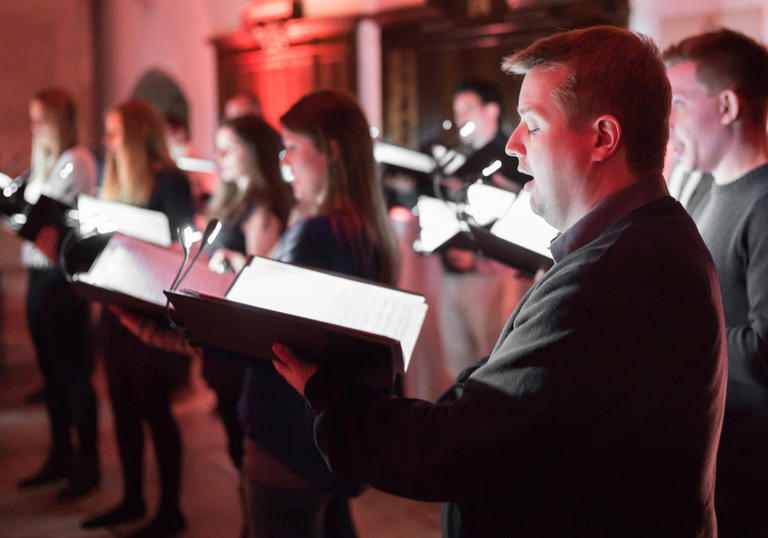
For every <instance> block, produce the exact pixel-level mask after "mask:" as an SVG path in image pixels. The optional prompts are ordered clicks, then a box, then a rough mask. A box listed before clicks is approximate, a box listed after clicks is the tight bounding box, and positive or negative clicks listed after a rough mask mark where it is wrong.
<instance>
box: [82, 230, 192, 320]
mask: <svg viewBox="0 0 768 538" xmlns="http://www.w3.org/2000/svg"><path fill="white" fill-rule="evenodd" d="M179 265H181V260H179ZM173 275H174V273H173V272H172V273H171V276H170V279H168V278H164V276H166V275H162V274H158V273H157V272H156V271H150V270H148V269H147V267H146V265H145V264H144V263H143V260H142V259H141V257H138V256H135V255H133V254H132V253H131V251H130V250H128V249H126V248H124V247H123V245H122V244H120V242H119V241H118V242H113V241H112V240H110V242H109V243H107V246H106V247H105V248H104V250H103V251H102V253H101V254H99V257H98V258H96V261H95V262H94V263H93V265H92V266H91V269H90V271H88V273H86V274H85V275H77V279H78V280H80V281H83V282H85V283H87V284H91V285H93V286H98V287H100V288H107V289H111V290H116V291H119V292H122V293H125V294H127V295H133V296H134V297H138V298H139V299H143V300H145V301H148V302H150V303H154V304H157V305H160V306H163V305H165V295H163V289H164V288H167V287H168V286H170V285H171V281H172V280H173Z"/></svg>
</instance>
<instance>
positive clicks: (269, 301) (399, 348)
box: [165, 257, 427, 372]
mask: <svg viewBox="0 0 768 538" xmlns="http://www.w3.org/2000/svg"><path fill="white" fill-rule="evenodd" d="M165 294H166V296H167V297H168V298H169V299H170V301H171V304H172V305H173V306H174V308H175V315H176V316H177V317H178V318H179V319H180V320H181V321H182V323H183V324H184V327H185V329H186V331H187V333H188V335H189V338H190V340H191V341H193V342H195V343H202V344H209V345H212V346H216V347H221V348H224V349H229V350H232V351H237V352H239V353H242V354H245V355H249V356H252V357H255V358H259V359H266V360H272V358H273V357H274V355H273V354H272V344H273V343H275V342H282V343H284V344H286V345H287V346H288V347H290V348H292V349H294V350H295V351H296V352H297V353H298V354H299V355H300V356H302V357H304V358H306V359H308V360H334V359H344V360H346V359H349V358H360V359H362V360H363V361H364V362H367V363H370V364H373V363H378V364H387V365H389V366H390V368H391V369H392V370H394V371H400V372H402V371H405V369H406V368H407V367H408V361H409V360H410V357H411V354H412V352H413V348H414V346H415V344H416V340H417V338H418V335H419V332H420V330H421V325H422V323H423V322H424V316H425V315H426V311H427V304H426V303H425V302H424V297H422V296H421V295H417V294H413V293H408V292H404V291H401V290H397V289H393V288H389V287H387V286H381V285H378V284H375V283H372V282H367V281H363V280H358V279H354V278H350V277H346V276H343V275H338V274H335V273H329V272H325V271H317V270H313V269H309V268H306V267H301V266H297V265H293V264H289V263H283V262H277V261H274V260H270V259H267V258H260V257H255V258H253V259H252V260H251V262H250V263H249V265H247V266H246V267H245V268H244V269H243V270H242V271H241V272H240V274H239V275H238V276H237V279H236V280H235V282H234V283H233V284H232V287H231V288H230V290H229V291H228V292H227V296H226V298H221V297H211V296H208V295H205V294H200V293H196V292H194V291H193V292H190V291H188V290H185V291H183V292H171V291H166V292H165Z"/></svg>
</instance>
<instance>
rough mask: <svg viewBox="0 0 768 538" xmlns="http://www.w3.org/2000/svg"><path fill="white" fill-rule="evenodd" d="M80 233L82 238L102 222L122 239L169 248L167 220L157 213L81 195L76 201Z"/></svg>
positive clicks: (169, 239)
mask: <svg viewBox="0 0 768 538" xmlns="http://www.w3.org/2000/svg"><path fill="white" fill-rule="evenodd" d="M77 213H78V218H79V220H80V233H81V234H83V235H84V234H86V233H88V232H89V231H90V229H92V228H95V225H96V224H97V223H102V224H103V223H104V222H106V221H109V222H112V223H114V224H115V226H116V231H118V232H120V233H121V234H123V235H128V236H131V237H136V238H138V239H142V240H144V241H147V242H149V243H154V244H155V245H160V246H161V247H168V246H170V245H171V226H170V224H169V223H168V217H167V216H165V214H164V213H161V212H159V211H152V210H150V209H144V208H143V207H135V206H132V205H128V204H120V203H118V202H110V201H108V200H101V199H99V198H95V197H93V196H88V195H86V194H81V195H80V196H78V197H77Z"/></svg>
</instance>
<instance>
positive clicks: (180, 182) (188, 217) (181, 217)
mask: <svg viewBox="0 0 768 538" xmlns="http://www.w3.org/2000/svg"><path fill="white" fill-rule="evenodd" d="M148 208H149V209H153V210H155V211H161V212H162V213H165V215H166V216H167V217H168V224H169V226H170V228H171V238H172V239H173V240H174V241H175V240H176V238H177V235H178V234H177V230H178V229H179V228H182V227H184V226H186V225H187V224H192V221H193V215H194V208H193V207H192V191H191V188H190V185H189V180H188V179H187V176H185V175H184V174H183V173H182V172H181V171H178V170H167V171H163V172H160V173H159V174H158V175H157V182H156V184H155V188H154V190H153V191H152V196H151V197H150V200H149V204H148Z"/></svg>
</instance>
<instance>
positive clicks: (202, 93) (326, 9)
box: [96, 0, 426, 157]
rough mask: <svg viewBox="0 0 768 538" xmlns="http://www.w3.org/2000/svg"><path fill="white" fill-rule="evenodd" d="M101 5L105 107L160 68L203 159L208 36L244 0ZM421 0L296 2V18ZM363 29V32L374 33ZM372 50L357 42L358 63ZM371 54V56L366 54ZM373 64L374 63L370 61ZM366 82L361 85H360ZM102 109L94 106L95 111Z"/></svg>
mask: <svg viewBox="0 0 768 538" xmlns="http://www.w3.org/2000/svg"><path fill="white" fill-rule="evenodd" d="M96 1H99V2H101V5H102V8H101V10H102V17H101V20H100V21H99V22H98V24H99V25H100V32H101V35H102V36H103V39H102V42H101V43H96V47H100V48H101V50H102V54H101V57H103V58H106V59H107V60H106V61H104V62H103V64H102V65H99V66H97V72H96V79H97V84H99V85H100V86H101V88H102V95H103V97H104V102H105V106H110V105H114V104H117V103H119V102H121V101H123V100H125V99H127V98H128V97H130V94H131V91H132V90H133V88H134V86H135V85H136V83H137V82H138V80H139V78H140V77H141V75H142V74H143V73H144V72H146V71H147V70H149V69H153V68H156V69H161V70H163V71H165V72H166V73H168V74H169V75H171V77H173V78H174V79H175V80H176V82H177V84H179V86H180V87H181V89H182V90H183V91H184V93H185V95H186V97H187V100H188V101H189V105H190V128H191V135H192V141H193V144H194V145H195V147H196V148H197V150H198V152H199V154H200V156H202V157H210V156H211V155H212V151H213V131H214V129H215V128H216V123H217V122H218V117H217V110H216V103H217V99H218V97H217V87H216V85H217V83H216V56H215V50H214V48H213V46H212V45H210V44H209V42H208V41H209V39H210V38H211V37H212V36H214V35H217V34H222V33H227V32H232V31H235V30H237V29H238V28H239V27H240V10H241V8H242V6H243V5H245V4H247V3H248V1H247V0H96ZM425 2H426V0H304V1H303V6H304V15H305V16H308V17H330V16H344V15H362V14H366V13H372V12H375V11H382V10H387V9H394V8H398V7H406V6H413V5H420V4H424V3H425ZM375 32H376V30H375V29H374V28H371V27H370V26H368V29H367V32H364V34H363V42H365V41H366V39H368V38H367V37H366V36H370V35H372V34H374V35H375ZM376 54H378V52H377V50H376V49H372V48H371V47H362V50H361V54H360V55H359V56H360V58H359V62H358V63H359V64H360V65H365V66H369V67H370V66H372V65H374V64H376V63H377V62H378V61H379V59H378V57H376V56H375V55H376ZM371 55H373V56H371ZM374 67H375V66H374ZM367 87H368V86H366V88H367ZM362 97H363V101H364V102H365V103H366V105H367V106H366V108H367V109H368V110H369V111H370V115H371V116H372V118H371V120H372V121H374V122H375V121H376V120H377V119H378V116H380V114H381V112H380V106H379V108H378V110H377V109H376V106H375V102H376V99H379V100H380V96H378V97H377V96H376V95H375V93H373V94H371V93H370V92H367V93H366V95H365V96H362ZM103 113H104V111H97V114H99V115H103Z"/></svg>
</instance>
